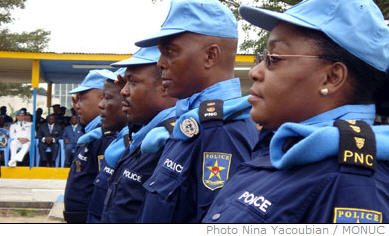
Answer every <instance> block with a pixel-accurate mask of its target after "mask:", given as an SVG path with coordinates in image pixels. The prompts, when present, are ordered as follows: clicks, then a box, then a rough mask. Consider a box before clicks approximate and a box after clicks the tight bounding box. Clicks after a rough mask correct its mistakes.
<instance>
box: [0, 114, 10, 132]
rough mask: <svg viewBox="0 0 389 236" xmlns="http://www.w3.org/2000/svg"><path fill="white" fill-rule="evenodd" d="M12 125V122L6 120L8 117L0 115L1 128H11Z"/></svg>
mask: <svg viewBox="0 0 389 236" xmlns="http://www.w3.org/2000/svg"><path fill="white" fill-rule="evenodd" d="M10 126H11V123H10V122H6V118H5V116H4V115H0V128H3V129H6V130H9V127H10Z"/></svg>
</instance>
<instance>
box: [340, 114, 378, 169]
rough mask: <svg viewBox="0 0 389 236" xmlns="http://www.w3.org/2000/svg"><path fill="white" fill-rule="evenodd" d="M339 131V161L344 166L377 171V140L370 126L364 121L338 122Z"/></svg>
mask: <svg viewBox="0 0 389 236" xmlns="http://www.w3.org/2000/svg"><path fill="white" fill-rule="evenodd" d="M334 126H336V127H337V128H338V129H339V135H340V140H339V152H338V161H339V163H340V164H342V165H349V166H358V167H362V168H368V169H371V170H373V171H374V170H375V168H376V140H375V136H374V132H373V130H372V128H371V127H370V125H368V124H367V123H366V122H364V121H355V120H337V121H335V122H334Z"/></svg>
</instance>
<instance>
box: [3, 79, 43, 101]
mask: <svg viewBox="0 0 389 236" xmlns="http://www.w3.org/2000/svg"><path fill="white" fill-rule="evenodd" d="M37 94H38V95H43V96H46V95H47V91H46V89H44V88H38V89H37ZM2 96H19V97H21V98H23V99H25V100H26V99H31V97H32V88H31V84H17V83H0V97H2Z"/></svg>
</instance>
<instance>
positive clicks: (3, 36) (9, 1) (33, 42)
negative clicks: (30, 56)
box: [0, 0, 50, 52]
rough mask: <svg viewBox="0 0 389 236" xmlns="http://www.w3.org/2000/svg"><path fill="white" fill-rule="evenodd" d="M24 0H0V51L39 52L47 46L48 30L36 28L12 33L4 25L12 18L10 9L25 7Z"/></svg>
mask: <svg viewBox="0 0 389 236" xmlns="http://www.w3.org/2000/svg"><path fill="white" fill-rule="evenodd" d="M25 2H26V0H1V1H0V50H2V51H25V52H26V51H27V52H39V51H42V50H44V49H45V48H46V47H47V44H48V42H49V35H50V32H49V31H45V30H42V29H37V30H35V31H32V32H21V33H12V32H10V31H9V29H7V28H6V27H5V24H7V23H11V22H12V21H13V20H14V19H13V18H12V16H11V11H12V10H14V9H16V8H21V9H24V8H25Z"/></svg>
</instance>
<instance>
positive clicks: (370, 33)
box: [203, 0, 389, 223]
mask: <svg viewBox="0 0 389 236" xmlns="http://www.w3.org/2000/svg"><path fill="white" fill-rule="evenodd" d="M239 11H240V14H241V15H242V17H243V18H244V19H245V20H247V21H249V22H250V23H252V24H254V25H256V26H259V27H261V28H264V29H266V30H269V31H271V34H270V37H269V40H268V42H267V50H265V51H264V52H263V54H262V55H260V56H261V59H262V61H261V63H260V64H258V65H257V66H255V67H254V68H253V69H252V70H251V71H250V73H249V76H250V77H251V79H252V80H253V81H254V83H253V85H252V87H251V90H250V91H251V97H250V98H249V102H250V103H251V104H252V106H253V107H252V110H251V117H252V118H253V120H254V121H256V122H257V123H260V124H262V125H263V126H264V128H265V130H262V133H261V140H260V141H259V142H258V144H257V146H256V147H255V149H254V152H253V155H254V157H255V159H254V160H253V161H250V162H246V163H244V165H243V166H241V167H242V168H241V169H240V170H239V171H238V172H237V173H236V174H235V175H234V176H233V177H232V178H231V179H230V181H229V182H228V183H227V184H226V186H225V187H224V188H223V189H222V190H221V192H220V193H219V195H218V196H217V197H216V199H215V201H214V202H213V204H212V206H211V208H210V210H209V211H208V213H207V215H206V217H205V218H204V220H203V221H204V222H212V223H216V222H241V223H242V222H273V223H274V222H289V223H291V222H305V223H308V222H334V223H339V222H361V223H370V222H389V201H388V199H389V184H388V173H389V151H388V150H389V143H388V138H389V137H388V135H387V131H388V130H389V128H388V127H387V126H376V127H374V126H371V125H372V124H373V121H374V117H375V106H374V103H375V91H376V90H377V88H379V86H380V83H381V82H383V81H386V80H387V79H388V74H387V73H388V72H389V29H388V27H387V26H386V24H385V21H384V19H383V17H382V14H381V13H380V11H379V9H378V7H377V6H376V5H375V4H374V3H373V2H372V1H371V0H327V1H322V0H311V1H303V2H301V3H300V4H298V5H296V6H294V7H292V8H290V9H289V10H287V11H286V12H285V13H284V14H281V13H276V12H272V11H268V10H263V9H256V8H251V7H246V6H243V7H241V8H240V10H239ZM384 131H386V135H385V133H384ZM269 142H270V147H269V146H268V144H269ZM336 156H338V160H337V158H336Z"/></svg>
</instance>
